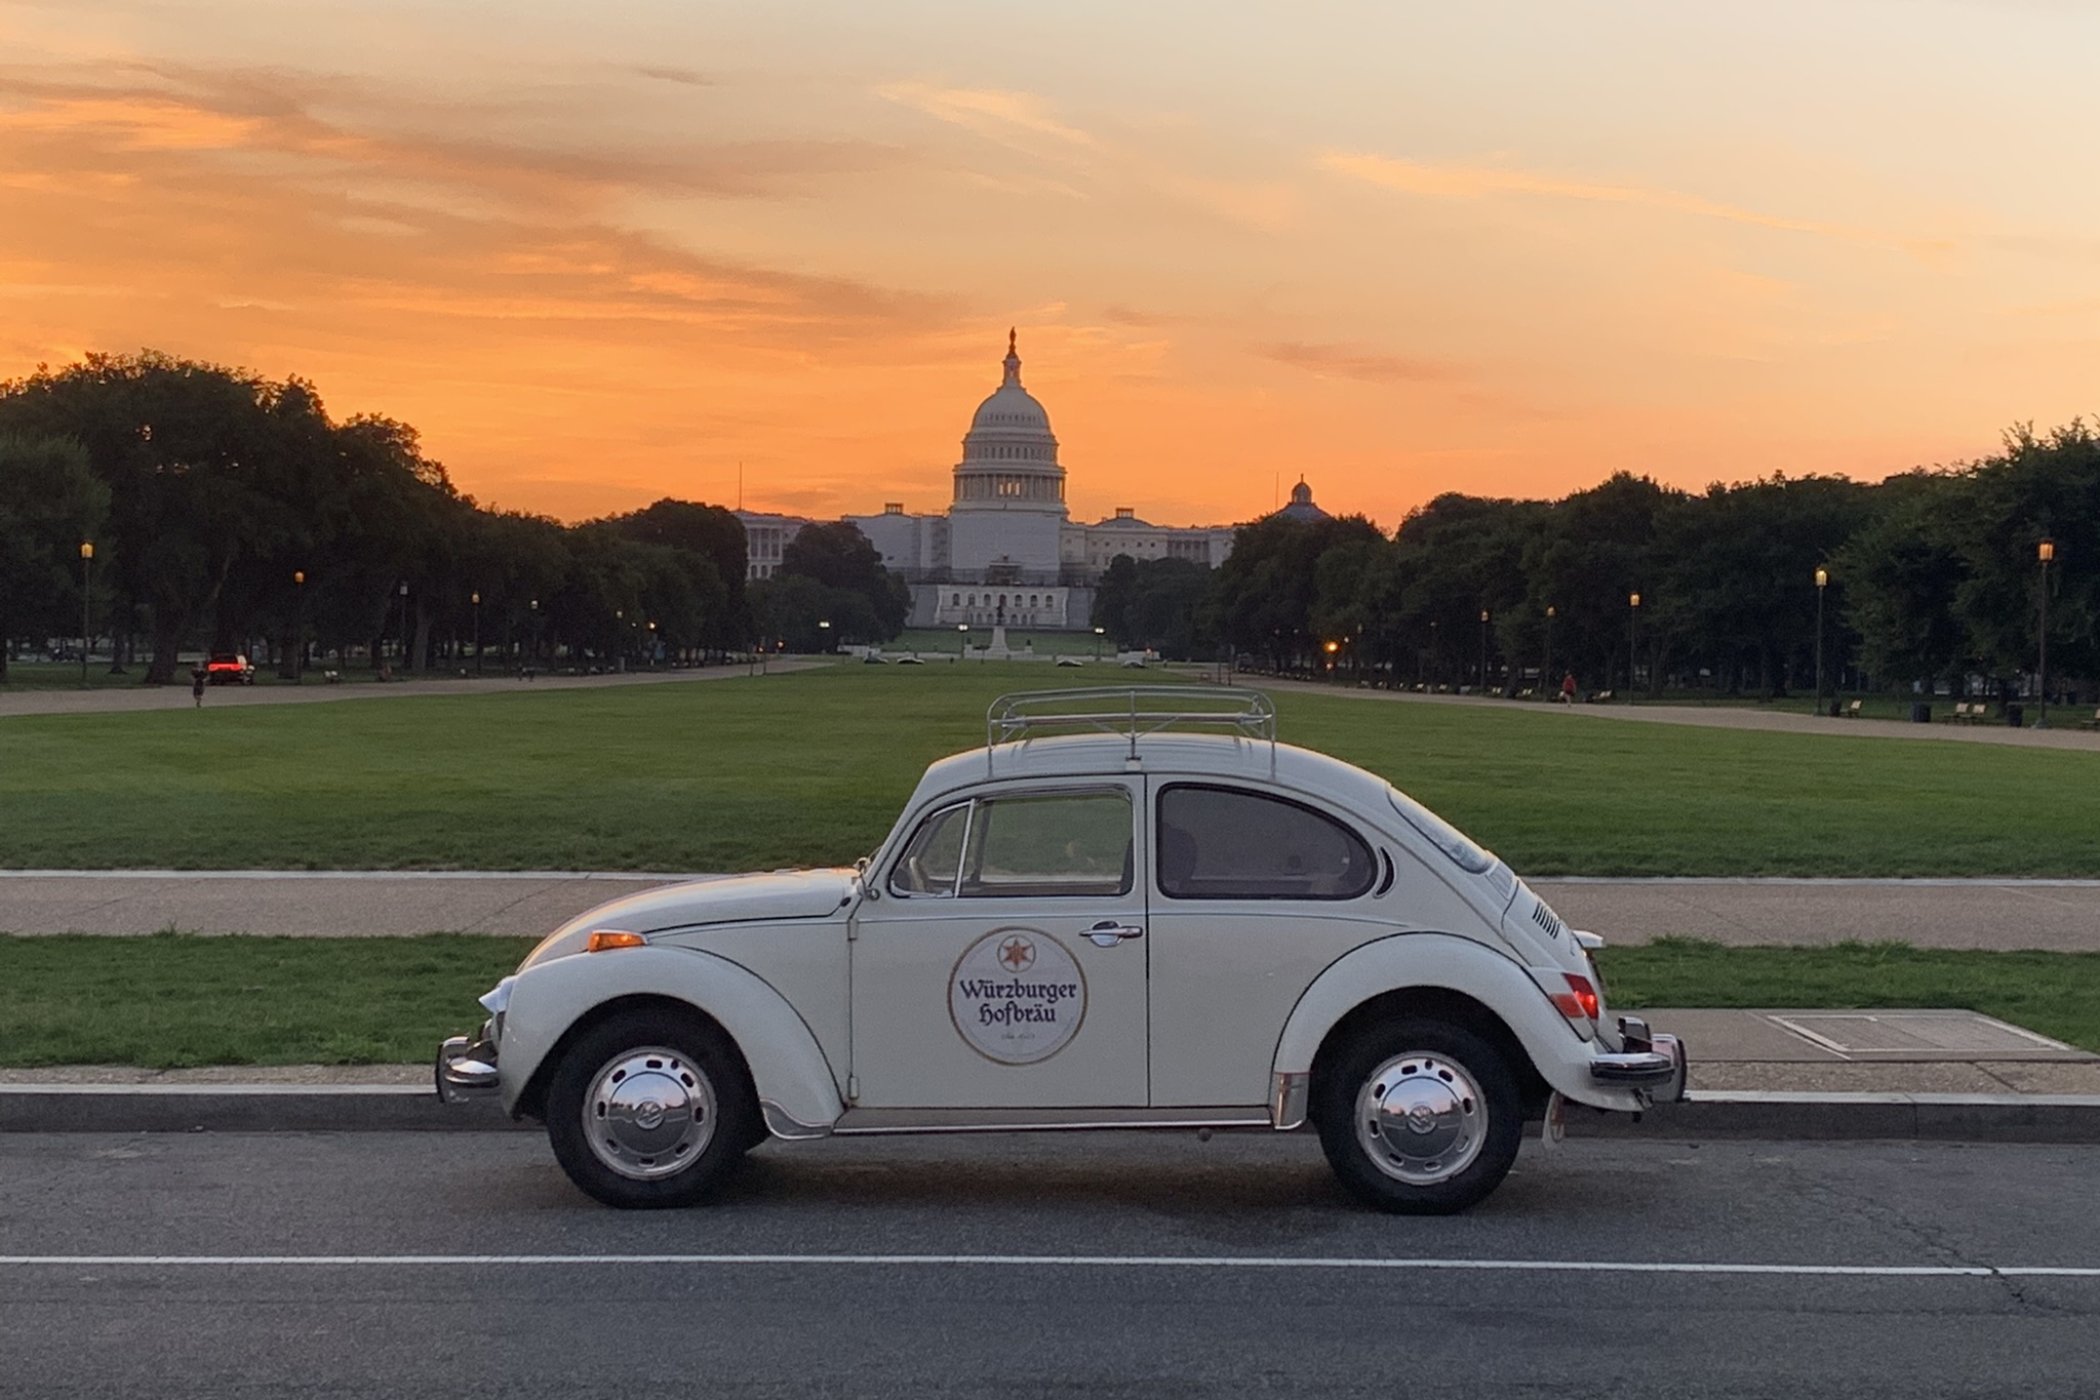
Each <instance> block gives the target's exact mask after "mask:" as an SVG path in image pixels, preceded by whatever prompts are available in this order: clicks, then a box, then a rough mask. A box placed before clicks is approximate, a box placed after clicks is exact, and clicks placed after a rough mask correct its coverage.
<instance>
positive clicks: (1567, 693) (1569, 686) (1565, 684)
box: [1560, 671, 1575, 705]
mask: <svg viewBox="0 0 2100 1400" xmlns="http://www.w3.org/2000/svg"><path fill="white" fill-rule="evenodd" d="M1560 703H1561V704H1563V705H1572V704H1574V703H1575V673H1574V672H1573V671H1569V672H1567V673H1566V674H1564V675H1563V676H1562V677H1561V678H1560Z"/></svg>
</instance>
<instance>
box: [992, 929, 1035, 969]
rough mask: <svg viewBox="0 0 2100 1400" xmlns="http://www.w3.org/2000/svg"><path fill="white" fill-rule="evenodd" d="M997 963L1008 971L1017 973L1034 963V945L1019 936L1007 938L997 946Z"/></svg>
mask: <svg viewBox="0 0 2100 1400" xmlns="http://www.w3.org/2000/svg"><path fill="white" fill-rule="evenodd" d="M999 961H1000V962H1002V963H1005V964H1006V966H1007V969H1008V970H1009V971H1012V972H1019V971H1020V970H1021V969H1023V968H1025V967H1028V966H1031V965H1032V964H1033V963H1034V962H1035V945H1034V944H1033V943H1030V942H1029V941H1028V940H1027V939H1025V938H1022V937H1020V936H1019V935H1016V936H1014V937H1012V938H1009V939H1007V940H1006V941H1005V942H1004V943H1001V944H1000V945H999Z"/></svg>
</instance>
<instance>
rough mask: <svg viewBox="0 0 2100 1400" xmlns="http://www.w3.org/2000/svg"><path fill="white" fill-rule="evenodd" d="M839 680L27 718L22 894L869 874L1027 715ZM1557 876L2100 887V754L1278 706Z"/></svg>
mask: <svg viewBox="0 0 2100 1400" xmlns="http://www.w3.org/2000/svg"><path fill="white" fill-rule="evenodd" d="M1154 675H1155V673H1150V672H1147V673H1135V672H1129V671H1120V672H1110V671H1108V670H1107V669H1105V668H1104V669H1103V670H1101V671H1100V672H1095V671H1093V670H1092V669H1091V668H1089V669H1086V670H1079V671H1053V670H1052V669H1051V668H1050V667H1048V666H1046V665H1044V664H1041V663H1034V664H1022V663H1012V664H1007V665H995V664H980V665H970V666H962V665H952V666H948V665H929V666H904V667H898V666H834V667H827V668H824V669H822V670H816V671H807V672H801V673H793V674H785V675H781V674H776V675H772V676H766V677H758V678H750V679H746V678H743V677H737V678H734V679H726V680H710V681H704V682H697V683H693V684H687V685H677V684H672V685H652V686H633V687H608V688H601V689H590V690H572V691H562V692H551V693H550V692H544V691H542V692H534V691H532V690H531V689H529V688H527V687H520V688H519V689H518V690H517V691H516V692H512V693H505V694H499V695H461V696H431V697H400V698H390V699H387V700H385V701H376V700H375V701H357V702H352V703H344V704H339V705H288V706H243V707H238V708H235V707H230V706H229V707H220V708H217V709H214V708H213V707H212V706H211V704H210V702H209V701H208V700H207V702H206V704H205V707H204V709H203V710H202V711H195V710H191V709H189V708H187V707H183V708H179V709H173V710H166V711H155V712H147V713H136V714H112V715H77V716H75V715H68V716H57V715H39V716H16V717H9V718H0V864H5V865H7V866H11V867H15V868H25V867H124V866H156V867H157V866H172V867H183V868H193V869H197V868H204V869H209V868H243V867H294V868H298V867H309V868H329V867H369V868H395V867H400V868H410V867H459V868H486V869H656V870H673V871H677V870H687V871H724V870H742V869H765V868H771V867H775V866H781V865H793V864H808V863H822V862H839V861H847V860H851V859H852V858H854V857H856V856H858V855H861V854H864V853H865V852H867V851H868V850H870V849H871V848H872V847H873V846H874V844H875V843H876V842H877V841H878V840H879V839H881V837H882V835H883V834H884V832H885V831H886V830H887V829H888V827H889V824H890V822H891V820H892V819H893V818H894V816H895V814H896V812H897V810H898V808H899V806H900V805H901V804H902V803H903V801H904V800H905V798H906V796H907V795H908V794H909V793H910V791H911V788H912V785H913V783H914V782H915V781H916V780H917V778H918V776H919V774H920V772H921V770H922V769H923V768H924V766H925V764H926V763H927V761H928V760H930V759H932V758H935V757H938V756H939V755H942V754H945V753H950V752H953V751H955V750H957V749H962V748H968V747H972V746H975V745H977V744H981V743H982V742H983V736H984V728H983V715H984V707H985V704H986V702H987V701H988V700H989V699H990V698H991V697H992V696H993V695H995V694H997V693H998V692H1000V691H1002V690H1008V689H1029V688H1041V687H1046V686H1053V685H1057V684H1084V683H1089V682H1093V683H1116V682H1118V681H1127V680H1135V679H1141V678H1144V679H1149V678H1154ZM1278 706H1279V709H1280V711H1281V714H1282V732H1283V735H1284V737H1285V738H1286V739H1287V740H1289V741H1292V742H1295V743H1300V744H1305V745H1308V746H1310V747H1313V748H1317V749H1323V750H1325V751H1327V752H1330V753H1334V754H1337V755H1339V756H1341V757H1343V758H1347V759H1350V760H1352V761H1354V762H1356V763H1360V764H1362V765H1364V766H1366V767H1368V768H1370V769H1372V770H1374V771H1376V772H1379V773H1382V774H1384V775H1385V776H1387V777H1389V778H1391V779H1392V780H1393V781H1395V782H1396V783H1398V784H1399V785H1400V786H1401V787H1403V788H1405V789H1407V790H1408V791H1410V792H1412V793H1414V794H1415V795H1416V796H1417V797H1419V798H1421V799H1422V800H1423V801H1425V802H1427V803H1428V804H1429V805H1430V806H1431V807H1433V808H1435V809H1436V810H1438V811H1440V812H1442V813H1443V814H1444V815H1445V816H1447V817H1449V818H1450V819H1451V820H1452V821H1454V822H1456V823H1457V824H1458V825H1460V826H1461V827H1463V828H1465V829H1467V830H1468V831H1470V832H1471V833H1472V834H1473V835H1474V836H1475V837H1477V838H1478V839H1480V840H1481V841H1483V842H1485V843H1486V844H1488V845H1490V846H1492V847H1494V848H1495V849H1496V850H1498V851H1499V852H1500V853H1501V854H1502V855H1503V856H1505V857H1506V858H1507V859H1508V860H1509V861H1510V862H1511V863H1512V864H1513V865H1514V866H1516V868H1517V869H1518V870H1520V871H1522V872H1525V873H1528V874H1535V875H1547V874H1570V873H1574V874H1592V875H1610V874H1623V875H1758V874H1791V875H2100V842H2096V841H2094V840H2093V839H2092V833H2093V832H2095V831H2100V753H2092V754H2088V753H2077V752H2062V751H2050V750H2034V749H2018V748H2005V747H2000V746H1996V745H1982V744H1948V743H1937V742H1922V741H1919V742H1913V741H1897V740H1889V739H1865V738H1860V739H1855V738H1851V737H1849V736H1842V737H1832V736H1828V735H1799V734H1785V733H1757V732H1749V731H1733V730H1725V729H1706V728H1693V727H1680V726H1672V725H1659V724H1657V725H1650V724H1616V723H1603V722H1597V721H1594V720H1585V719H1583V718H1581V717H1579V716H1575V715H1570V714H1568V713H1566V712H1564V711H1559V710H1555V709H1552V708H1549V707H1545V706H1522V705H1508V706H1455V705H1427V704H1405V703H1390V704H1389V703H1383V702H1375V701H1366V700H1358V699H1346V698H1342V697H1329V696H1324V695H1317V694H1306V693H1302V692H1290V693H1284V694H1282V695H1280V696H1279V697H1278Z"/></svg>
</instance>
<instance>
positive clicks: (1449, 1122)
mask: <svg viewBox="0 0 2100 1400" xmlns="http://www.w3.org/2000/svg"><path fill="white" fill-rule="evenodd" d="M1316 1093H1317V1095H1318V1101H1317V1102H1316V1103H1315V1105H1314V1110H1313V1115H1314V1120H1315V1124H1316V1126H1317V1127H1318V1129H1319V1133H1320V1145H1321V1146H1322V1147H1323V1148H1324V1149H1325V1150H1326V1153H1327V1161H1328V1163H1329V1165H1331V1166H1332V1167H1333V1168H1334V1172H1335V1175H1336V1176H1338V1177H1340V1178H1341V1181H1342V1184H1343V1185H1344V1186H1347V1187H1348V1188H1349V1189H1350V1191H1352V1192H1354V1193H1355V1194H1356V1195H1357V1196H1358V1197H1360V1198H1361V1199H1362V1200H1364V1201H1365V1202H1367V1203H1369V1204H1371V1205H1374V1206H1377V1207H1378V1208H1379V1209H1381V1210H1389V1211H1394V1212H1398V1213H1400V1214H1406V1215H1448V1214H1450V1213H1452V1212H1454V1211H1461V1210H1464V1209H1465V1208H1466V1207H1468V1206H1470V1205H1473V1204H1474V1203H1475V1202H1478V1201H1480V1200H1481V1199H1483V1198H1484V1197H1486V1196H1487V1194H1488V1193H1489V1192H1491V1191H1493V1190H1494V1189H1495V1187H1496V1186H1498V1185H1500V1184H1501V1182H1502V1178H1503V1177H1504V1176H1506V1175H1508V1174H1509V1169H1510V1166H1511V1164H1512V1163H1514V1162H1515V1161H1516V1159H1517V1149H1518V1147H1519V1146H1520V1145H1521V1144H1522V1141H1523V1134H1524V1114H1523V1106H1522V1101H1521V1098H1520V1096H1519V1093H1518V1089H1517V1080H1516V1075H1515V1073H1514V1071H1513V1069H1512V1067H1511V1066H1510V1064H1509V1063H1508V1062H1507V1060H1506V1059H1505V1058H1504V1057H1503V1055H1502V1054H1501V1053H1500V1052H1498V1051H1497V1050H1496V1049H1495V1048H1494V1046H1492V1045H1490V1044H1489V1043H1488V1042H1487V1041H1486V1040H1484V1039H1483V1038H1482V1037H1480V1036H1479V1035H1476V1034H1474V1033H1473V1032H1472V1031H1470V1030H1468V1029H1466V1028H1465V1027H1463V1026H1459V1025H1454V1024H1452V1023H1450V1022H1447V1021H1440V1020H1432V1019H1427V1018H1419V1017H1407V1018H1401V1019H1396V1020H1392V1021H1387V1022H1383V1023H1381V1024H1378V1025H1373V1026H1371V1027H1368V1028H1367V1029H1365V1030H1364V1031H1362V1032H1360V1033H1359V1034H1357V1035H1356V1037H1355V1038H1354V1039H1352V1040H1351V1041H1350V1042H1349V1043H1348V1044H1347V1045H1346V1046H1344V1047H1342V1050H1341V1053H1340V1055H1339V1056H1338V1057H1337V1058H1336V1060H1335V1063H1334V1064H1333V1065H1332V1066H1331V1067H1330V1068H1329V1069H1328V1071H1327V1073H1326V1074H1324V1075H1323V1076H1322V1082H1321V1083H1320V1084H1319V1085H1318V1086H1317V1087H1316Z"/></svg>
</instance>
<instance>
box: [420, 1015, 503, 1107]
mask: <svg viewBox="0 0 2100 1400" xmlns="http://www.w3.org/2000/svg"><path fill="white" fill-rule="evenodd" d="M491 1029H492V1027H490V1026H486V1025H485V1026H483V1027H482V1032H481V1034H480V1035H479V1036H477V1037H476V1038H474V1039H472V1040H469V1039H468V1038H467V1037H465V1036H463V1035H455V1036H453V1037H452V1038H451V1039H450V1040H448V1041H446V1042H445V1043H444V1044H443V1045H440V1046H439V1047H438V1052H437V1064H436V1065H435V1066H434V1069H435V1075H436V1079H437V1096H438V1098H439V1100H440V1101H441V1102H444V1103H465V1102H467V1100H469V1099H483V1098H487V1097H489V1096H490V1095H492V1094H494V1093H495V1092H496V1087H497V1085H496V1042H495V1039H494V1037H493V1036H492V1035H491V1034H490V1031H491Z"/></svg>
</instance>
